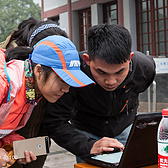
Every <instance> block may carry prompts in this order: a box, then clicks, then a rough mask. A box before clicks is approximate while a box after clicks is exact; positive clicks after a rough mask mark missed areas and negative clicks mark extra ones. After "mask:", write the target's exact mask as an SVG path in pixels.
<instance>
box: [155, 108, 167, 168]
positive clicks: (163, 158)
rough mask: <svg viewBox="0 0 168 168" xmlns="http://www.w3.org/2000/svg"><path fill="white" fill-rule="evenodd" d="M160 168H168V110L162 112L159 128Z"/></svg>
mask: <svg viewBox="0 0 168 168" xmlns="http://www.w3.org/2000/svg"><path fill="white" fill-rule="evenodd" d="M157 140H158V168H168V109H163V110H162V119H161V121H160V124H159V127H158V134H157Z"/></svg>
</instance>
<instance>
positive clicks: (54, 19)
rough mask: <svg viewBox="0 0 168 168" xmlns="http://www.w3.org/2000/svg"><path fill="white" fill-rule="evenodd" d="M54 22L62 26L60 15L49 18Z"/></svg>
mask: <svg viewBox="0 0 168 168" xmlns="http://www.w3.org/2000/svg"><path fill="white" fill-rule="evenodd" d="M48 19H50V20H52V21H54V22H56V24H57V25H60V19H59V15H58V16H54V17H50V18H48Z"/></svg>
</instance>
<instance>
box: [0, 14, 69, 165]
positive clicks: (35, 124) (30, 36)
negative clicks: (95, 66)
mask: <svg viewBox="0 0 168 168" xmlns="http://www.w3.org/2000/svg"><path fill="white" fill-rule="evenodd" d="M49 35H60V36H64V37H68V35H67V33H66V32H65V31H64V30H62V29H61V28H60V27H59V26H58V25H57V24H55V22H54V21H52V20H46V21H39V20H37V19H36V18H33V17H30V18H29V19H27V20H23V21H22V22H21V23H20V24H19V26H18V30H16V31H14V32H13V33H12V34H11V35H10V36H9V37H7V39H6V40H5V41H4V42H1V43H0V48H3V49H8V48H13V47H17V46H30V47H33V46H34V45H35V44H36V43H37V42H39V41H40V40H41V39H43V38H45V37H47V36H49ZM10 55H11V56H12V54H10ZM22 55H23V53H22ZM25 58H27V55H26V57H25ZM18 59H19V58H18ZM71 63H72V62H71ZM46 105H47V100H46V99H45V98H44V97H42V99H41V100H39V101H38V104H37V105H36V106H35V107H34V108H33V111H32V113H31V116H30V118H29V120H28V121H27V123H26V125H25V126H24V127H22V128H21V129H19V130H17V131H16V133H18V134H19V135H22V136H23V137H24V138H32V137H37V136H47V135H48V134H47V132H46V131H45V129H44V128H43V124H41V123H42V121H43V118H44V113H45V107H46ZM15 137H16V140H17V136H15ZM1 140H2V139H0V142H1ZM46 157H47V155H42V156H37V159H36V161H34V162H31V163H29V164H26V165H23V164H19V163H18V162H15V163H14V164H13V165H12V166H11V168H23V167H24V168H32V167H38V168H42V167H43V165H44V162H45V160H46Z"/></svg>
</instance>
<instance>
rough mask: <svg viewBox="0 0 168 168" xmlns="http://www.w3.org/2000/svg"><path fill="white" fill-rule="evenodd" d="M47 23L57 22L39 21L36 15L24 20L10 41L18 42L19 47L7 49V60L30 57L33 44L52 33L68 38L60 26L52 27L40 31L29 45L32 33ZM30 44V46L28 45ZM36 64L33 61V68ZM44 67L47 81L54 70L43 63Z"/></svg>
mask: <svg viewBox="0 0 168 168" xmlns="http://www.w3.org/2000/svg"><path fill="white" fill-rule="evenodd" d="M45 24H56V23H55V22H54V21H52V20H47V21H39V20H37V19H36V18H34V17H30V18H29V19H27V20H24V21H22V22H21V23H20V24H19V26H18V30H16V31H14V32H13V33H12V35H11V39H10V41H14V40H15V42H16V44H17V45H18V47H15V48H10V49H7V50H6V52H5V54H6V61H7V62H8V61H10V60H12V59H19V60H26V59H28V58H29V54H31V53H32V51H33V46H34V45H35V44H36V43H37V42H39V41H40V40H42V39H43V38H45V37H47V36H51V35H61V36H64V37H67V38H68V35H67V33H66V32H65V31H64V30H62V29H61V28H59V27H51V28H48V29H45V30H43V31H41V32H40V33H38V34H37V35H36V36H35V37H34V38H33V40H32V42H31V44H30V46H29V39H30V36H31V34H32V33H33V32H34V31H35V30H36V29H37V28H38V27H40V26H42V25H45ZM28 46H29V47H28ZM35 65H36V64H35V63H33V62H32V68H34V66H35ZM42 68H43V70H44V72H45V74H44V76H45V81H46V80H47V78H48V76H49V74H50V73H51V72H52V71H53V70H52V69H51V68H50V67H46V66H43V65H42Z"/></svg>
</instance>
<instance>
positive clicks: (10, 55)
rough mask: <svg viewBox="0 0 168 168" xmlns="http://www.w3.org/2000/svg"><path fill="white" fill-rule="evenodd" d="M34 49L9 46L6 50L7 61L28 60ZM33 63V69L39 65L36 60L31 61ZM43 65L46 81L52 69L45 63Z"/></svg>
mask: <svg viewBox="0 0 168 168" xmlns="http://www.w3.org/2000/svg"><path fill="white" fill-rule="evenodd" d="M32 51H33V49H32V48H30V47H26V46H18V47H15V48H9V49H7V50H6V51H5V54H6V62H9V61H11V60H13V59H17V60H26V59H27V58H28V56H29V54H31V53H32ZM31 64H32V69H34V67H35V66H36V65H37V64H36V63H34V62H31ZM41 67H42V69H43V71H44V79H45V82H46V80H47V79H48V76H49V75H50V73H51V72H52V69H51V68H50V67H47V66H45V65H41Z"/></svg>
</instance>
